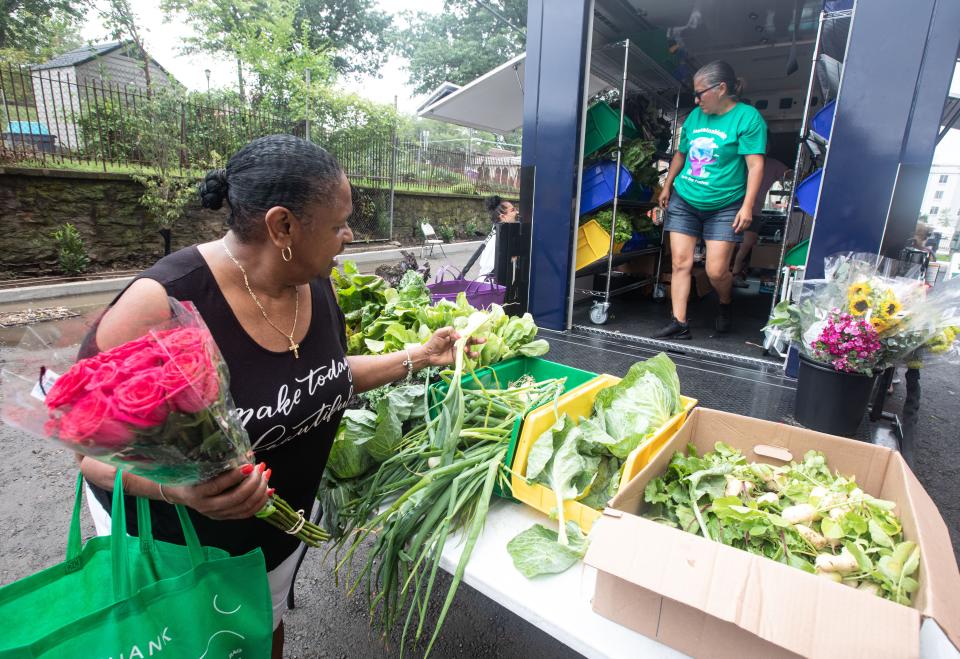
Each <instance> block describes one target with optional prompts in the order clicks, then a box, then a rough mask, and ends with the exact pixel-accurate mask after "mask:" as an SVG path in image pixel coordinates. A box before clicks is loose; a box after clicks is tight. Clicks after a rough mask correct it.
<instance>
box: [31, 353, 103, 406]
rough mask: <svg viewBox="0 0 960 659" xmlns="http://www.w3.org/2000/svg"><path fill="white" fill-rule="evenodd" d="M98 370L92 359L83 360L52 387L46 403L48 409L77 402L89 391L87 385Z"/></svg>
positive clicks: (45, 400)
mask: <svg viewBox="0 0 960 659" xmlns="http://www.w3.org/2000/svg"><path fill="white" fill-rule="evenodd" d="M95 370H96V363H95V362H93V361H92V360H90V359H82V360H80V361H78V362H77V363H76V364H74V365H73V366H71V367H70V370H68V371H67V372H66V373H64V374H63V375H61V376H60V377H59V378H57V381H56V382H54V383H53V386H52V387H50V391H48V392H47V395H46V398H45V399H44V402H45V403H46V404H47V409H49V410H55V409H57V408H58V407H61V406H63V405H70V404H72V403H74V402H76V401H77V400H78V399H79V398H80V397H81V396H83V395H84V394H85V393H86V391H87V383H89V382H90V378H91V377H92V376H93V374H94V372H95Z"/></svg>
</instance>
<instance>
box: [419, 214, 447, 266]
mask: <svg viewBox="0 0 960 659" xmlns="http://www.w3.org/2000/svg"><path fill="white" fill-rule="evenodd" d="M420 232H421V233H422V234H423V242H422V243H420V258H421V259H422V258H425V257H426V256H431V257H432V256H433V248H434V247H439V248H440V253H441V254H443V258H447V253H446V252H445V251H444V250H443V241H442V240H441V239H440V238H437V232H436V231H434V230H433V226H431V225H430V223H429V222H421V223H420ZM428 247H429V248H430V253H429V255H428V254H427V248H428Z"/></svg>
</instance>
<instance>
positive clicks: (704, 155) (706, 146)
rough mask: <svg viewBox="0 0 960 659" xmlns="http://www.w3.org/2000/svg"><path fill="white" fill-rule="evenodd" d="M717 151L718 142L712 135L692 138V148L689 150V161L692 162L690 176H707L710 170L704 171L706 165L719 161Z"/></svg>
mask: <svg viewBox="0 0 960 659" xmlns="http://www.w3.org/2000/svg"><path fill="white" fill-rule="evenodd" d="M716 151H717V143H716V142H714V141H713V138H712V137H695V138H694V139H692V140H690V150H689V151H687V161H688V162H689V163H690V176H695V177H697V178H707V177H708V176H710V172H708V171H704V169H703V168H704V167H706V166H707V165H712V164H713V163H715V162H717V157H716V156H715V155H714V154H715V153H716Z"/></svg>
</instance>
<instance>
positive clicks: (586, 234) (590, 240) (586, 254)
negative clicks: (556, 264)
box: [577, 220, 610, 270]
mask: <svg viewBox="0 0 960 659" xmlns="http://www.w3.org/2000/svg"><path fill="white" fill-rule="evenodd" d="M609 251H610V234H609V233H607V230H606V229H604V228H603V227H602V226H600V223H599V222H597V221H596V220H590V221H589V222H584V223H583V224H581V225H580V227H579V228H578V229H577V270H580V269H581V268H585V267H586V266H588V265H590V264H591V263H593V262H594V261H596V260H598V259H602V258H603V257H604V256H606V255H607V252H609Z"/></svg>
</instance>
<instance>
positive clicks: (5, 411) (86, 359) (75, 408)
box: [0, 298, 326, 544]
mask: <svg viewBox="0 0 960 659" xmlns="http://www.w3.org/2000/svg"><path fill="white" fill-rule="evenodd" d="M169 301H170V311H171V313H170V319H169V320H167V321H165V322H163V323H160V324H157V325H154V326H153V327H151V328H150V329H149V331H147V332H146V333H145V334H143V335H142V336H140V337H139V338H137V339H134V340H132V341H129V342H127V343H124V344H122V345H119V346H116V347H114V348H111V349H110V350H105V351H103V352H98V351H97V350H96V348H95V347H93V346H91V345H89V344H87V343H85V340H86V338H87V334H88V332H89V331H90V328H91V327H92V326H93V323H91V322H89V319H71V320H69V321H66V322H61V323H56V324H52V323H51V324H46V325H38V326H28V327H27V329H26V332H25V335H24V337H23V338H22V339H21V341H20V342H19V344H18V345H17V347H16V348H13V349H10V350H7V351H6V353H5V363H4V365H3V368H2V370H0V376H2V378H0V391H2V393H3V401H2V407H0V418H2V420H3V421H4V422H5V423H7V424H8V425H10V426H13V427H16V428H18V429H20V430H23V431H24V432H26V433H29V434H30V435H33V436H35V437H39V438H41V439H44V440H53V441H56V442H58V443H60V444H61V445H63V446H64V447H66V448H68V449H69V450H71V451H75V452H77V453H80V454H82V455H85V456H90V457H93V458H96V459H97V460H100V461H102V462H105V463H108V464H111V465H114V466H116V467H117V468H119V469H122V470H123V471H126V472H129V473H132V474H136V475H138V476H142V477H144V478H147V479H149V480H152V481H154V482H157V483H161V484H163V485H171V486H173V485H193V484H196V483H200V482H203V481H206V480H209V479H211V478H214V477H216V476H218V475H219V474H222V473H223V472H225V471H228V470H230V469H235V468H240V467H243V466H244V465H247V464H249V463H250V461H251V459H252V458H253V452H252V449H251V444H250V438H249V436H248V435H247V432H246V430H245V429H244V427H243V425H242V423H241V421H240V418H239V416H238V415H237V414H236V407H235V405H234V403H233V399H232V398H231V396H230V373H229V370H228V369H227V365H226V362H225V361H224V359H223V356H222V355H221V354H220V350H219V348H218V347H217V344H216V342H215V341H214V340H213V336H212V335H211V334H210V330H209V329H208V328H207V326H206V324H205V323H204V322H203V319H202V318H201V317H200V314H199V313H197V311H196V310H195V309H194V308H193V307H192V305H190V304H189V303H181V302H178V301H177V300H174V299H173V298H170V300H169ZM78 355H79V358H78ZM258 517H262V518H264V519H266V521H268V522H269V523H271V524H272V525H274V526H277V527H278V528H281V529H283V530H284V531H287V532H289V533H291V534H295V535H298V536H300V537H301V539H303V540H305V541H307V542H311V541H312V542H311V544H315V543H316V542H318V541H319V540H323V539H326V538H325V537H318V536H317V533H316V531H319V529H317V528H316V527H314V526H313V525H310V524H306V523H305V521H304V518H303V513H302V511H300V512H294V511H292V510H290V509H289V506H288V505H287V504H286V503H285V502H284V501H283V500H282V499H280V498H279V497H277V496H273V497H271V499H270V502H269V503H268V505H267V506H266V507H265V508H264V510H263V511H261V512H260V513H258ZM314 529H316V531H315V530H314ZM323 535H326V534H323Z"/></svg>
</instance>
